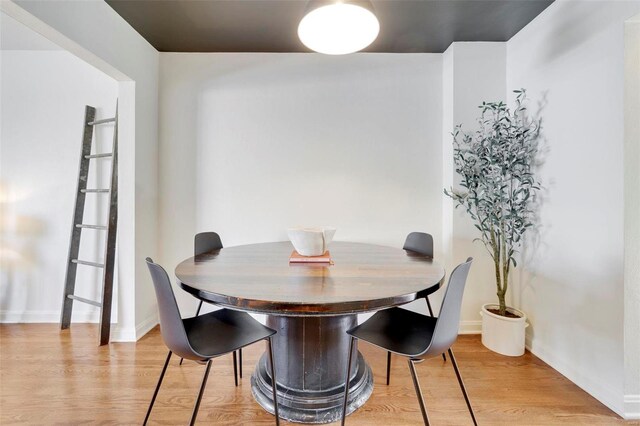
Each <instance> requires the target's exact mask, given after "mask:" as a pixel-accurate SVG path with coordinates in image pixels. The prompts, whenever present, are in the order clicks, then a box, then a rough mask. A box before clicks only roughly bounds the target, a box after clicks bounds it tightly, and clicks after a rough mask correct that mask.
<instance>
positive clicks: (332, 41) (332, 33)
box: [298, 1, 380, 55]
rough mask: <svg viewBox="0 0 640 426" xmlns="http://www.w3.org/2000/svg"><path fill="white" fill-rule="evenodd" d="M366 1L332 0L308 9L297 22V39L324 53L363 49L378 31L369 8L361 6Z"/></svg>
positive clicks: (375, 20) (337, 53)
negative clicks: (298, 23) (347, 0)
mask: <svg viewBox="0 0 640 426" xmlns="http://www.w3.org/2000/svg"><path fill="white" fill-rule="evenodd" d="M325 3H326V2H325ZM358 3H360V4H358ZM367 3H368V2H362V1H356V2H353V3H348V2H345V1H339V2H335V1H334V2H331V3H329V4H325V5H323V6H320V7H317V8H314V9H312V10H311V11H310V12H309V13H307V14H306V15H305V17H304V18H302V20H301V21H300V25H298V37H300V41H302V43H303V44H304V45H305V46H307V47H308V48H309V49H311V50H314V51H316V52H319V53H324V54H327V55H344V54H347V53H354V52H357V51H359V50H362V49H364V48H365V47H367V46H369V45H370V44H371V43H373V41H374V40H375V39H376V37H378V33H379V32H380V23H379V22H378V18H376V15H374V13H373V12H372V8H367V7H365V6H364V5H365V4H367Z"/></svg>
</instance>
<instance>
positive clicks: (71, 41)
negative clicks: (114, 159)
mask: <svg viewBox="0 0 640 426" xmlns="http://www.w3.org/2000/svg"><path fill="white" fill-rule="evenodd" d="M0 7H1V8H2V10H3V11H5V12H6V13H8V14H10V15H11V16H13V17H14V18H16V19H18V20H20V21H21V22H23V23H25V24H27V25H28V26H29V27H31V28H34V29H36V30H37V31H38V32H40V33H41V34H44V35H46V36H47V38H50V39H52V40H54V41H55V42H56V43H57V44H59V45H61V46H62V47H63V48H65V49H67V50H69V51H71V52H73V53H74V54H75V55H77V56H79V57H81V58H82V59H83V60H85V61H88V62H90V63H91V64H93V65H94V66H96V67H97V68H99V69H100V70H102V71H104V72H105V73H107V74H108V75H110V76H112V77H113V78H115V79H116V80H118V81H119V96H118V99H119V119H120V121H119V129H118V130H119V158H118V161H119V164H118V170H119V172H118V177H119V179H120V181H119V182H120V184H119V187H118V197H119V198H118V201H119V205H120V208H119V213H118V263H119V280H120V283H121V285H120V295H119V303H120V306H121V309H120V312H119V317H118V327H117V328H116V330H115V333H112V339H115V340H125V341H132V340H136V339H137V338H139V337H140V336H142V335H143V334H144V333H146V332H147V331H148V330H149V329H150V328H151V327H153V326H154V325H155V324H156V323H157V313H156V302H155V295H154V294H153V287H152V284H151V279H150V277H149V273H148V271H147V268H146V265H145V262H144V259H145V257H146V256H151V257H156V255H157V253H158V246H159V239H158V220H157V213H158V210H157V205H158V184H157V181H158V143H157V132H158V121H157V105H158V102H157V101H158V57H159V54H158V52H157V51H156V50H155V49H154V48H153V47H152V46H151V45H150V44H149V43H148V42H147V41H146V40H144V39H143V38H142V36H140V35H139V34H138V33H137V32H136V31H135V30H134V29H133V28H131V26H130V25H129V24H128V23H127V22H126V21H124V19H122V17H120V15H118V14H117V13H116V12H115V11H114V10H113V9H112V8H111V7H110V6H109V5H108V4H107V3H105V2H104V1H102V0H87V1H55V2H52V1H38V0H29V1H15V2H14V1H10V0H3V1H2V2H0Z"/></svg>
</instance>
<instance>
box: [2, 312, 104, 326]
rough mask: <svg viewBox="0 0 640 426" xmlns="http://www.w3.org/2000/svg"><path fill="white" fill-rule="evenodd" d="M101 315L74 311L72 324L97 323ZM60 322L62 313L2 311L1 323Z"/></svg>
mask: <svg viewBox="0 0 640 426" xmlns="http://www.w3.org/2000/svg"><path fill="white" fill-rule="evenodd" d="M98 319H99V313H98V311H97V310H96V311H95V312H94V311H78V310H76V311H74V312H73V315H72V316H71V322H74V323H82V322H84V323H97V322H98ZM56 322H60V311H0V323H8V324H15V323H56Z"/></svg>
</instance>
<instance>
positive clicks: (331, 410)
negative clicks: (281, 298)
mask: <svg viewBox="0 0 640 426" xmlns="http://www.w3.org/2000/svg"><path fill="white" fill-rule="evenodd" d="M356 324H357V319H356V316H355V315H345V316H337V317H276V316H271V317H268V319H267V325H268V326H269V327H271V328H273V329H275V330H277V331H278V334H276V335H275V336H274V339H273V350H274V353H275V361H276V376H277V379H278V404H279V405H278V408H279V410H280V417H281V418H283V419H286V420H289V421H293V422H299V423H331V422H335V421H337V420H339V419H340V416H341V414H342V401H343V398H344V375H345V373H346V367H347V356H348V351H349V336H348V335H347V334H346V333H345V331H346V330H348V329H349V328H351V327H354V326H355V325H356ZM354 350H355V353H354V355H355V356H354V357H353V366H352V368H351V372H352V373H351V377H350V385H349V400H348V404H347V414H349V413H351V412H353V411H355V410H356V409H357V408H358V407H360V406H361V405H362V404H364V403H365V401H366V400H367V399H368V398H369V396H370V395H371V392H372V391H373V375H372V373H371V369H370V368H369V366H368V365H367V363H366V362H365V360H364V358H363V357H362V354H360V353H359V352H357V347H356V348H355V349H354ZM271 383H272V380H271V371H270V369H269V363H268V358H267V354H266V353H265V354H264V355H263V356H262V358H261V359H260V361H259V362H258V365H257V367H256V369H255V371H254V373H253V375H252V376H251V391H252V393H253V396H254V398H255V399H256V401H257V402H258V403H259V404H260V405H261V406H262V407H263V408H264V409H265V410H267V411H268V412H270V413H273V412H274V410H273V398H272V391H271V389H272V387H271V386H272V384H271Z"/></svg>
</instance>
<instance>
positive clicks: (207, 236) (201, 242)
mask: <svg viewBox="0 0 640 426" xmlns="http://www.w3.org/2000/svg"><path fill="white" fill-rule="evenodd" d="M221 248H222V240H221V239H220V235H218V234H217V233H215V232H200V233H199V234H196V236H195V238H194V239H193V255H194V256H198V255H200V254H204V253H209V252H210V251H213V250H220V249H221Z"/></svg>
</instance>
